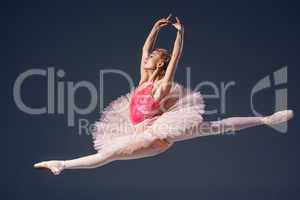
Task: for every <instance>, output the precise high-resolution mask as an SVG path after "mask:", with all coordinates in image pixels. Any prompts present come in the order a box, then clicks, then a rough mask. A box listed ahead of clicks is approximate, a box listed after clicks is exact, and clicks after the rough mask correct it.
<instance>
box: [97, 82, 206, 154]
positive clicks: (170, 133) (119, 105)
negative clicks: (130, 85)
mask: <svg viewBox="0 0 300 200" xmlns="http://www.w3.org/2000/svg"><path fill="white" fill-rule="evenodd" d="M133 92H134V90H132V91H131V92H129V93H127V94H125V95H122V96H120V97H119V98H118V99H116V100H114V101H112V102H111V103H110V104H109V105H108V106H107V107H106V108H105V109H104V111H103V112H102V115H101V118H100V120H99V121H97V122H95V123H94V125H95V126H94V127H95V129H94V131H93V132H92V136H93V142H94V148H95V150H96V151H100V150H103V149H106V148H108V149H111V148H112V147H113V146H120V145H121V144H122V145H123V146H126V142H128V144H129V143H130V141H132V140H134V138H136V137H140V138H142V137H147V136H146V135H149V134H151V135H152V136H154V137H155V138H157V139H168V140H169V141H171V142H172V141H178V140H181V139H182V138H185V137H188V136H189V135H192V134H194V133H195V129H194V127H196V126H197V125H199V124H200V123H201V122H202V121H203V118H202V114H203V113H204V107H205V104H204V100H203V98H202V96H201V94H200V92H199V91H192V90H190V89H187V88H185V87H183V86H182V85H181V84H179V83H177V82H173V84H172V87H171V90H170V93H169V94H168V95H167V96H166V97H164V98H163V99H162V100H161V103H162V105H163V106H162V113H160V114H159V115H156V116H154V117H152V118H148V119H145V120H144V121H142V122H140V123H138V124H136V125H134V124H132V122H131V120H130V117H129V105H130V100H131V96H132V95H133ZM149 130H151V131H149ZM143 133H144V134H143ZM122 145H121V146H122Z"/></svg>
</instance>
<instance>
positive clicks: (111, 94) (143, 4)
mask: <svg viewBox="0 0 300 200" xmlns="http://www.w3.org/2000/svg"><path fill="white" fill-rule="evenodd" d="M299 8H300V7H299V5H298V3H296V2H295V1H201V2H200V1H191V2H188V1H171V2H167V1H161V2H155V1H140V2H139V3H133V2H126V1H119V2H116V1H70V2H67V1H9V2H5V3H2V5H1V10H2V11H1V21H2V23H1V39H2V40H1V60H0V62H1V69H2V73H1V74H2V75H1V77H2V78H1V79H2V81H3V82H4V84H5V85H3V84H2V85H3V86H4V87H3V91H5V93H4V95H2V96H1V104H2V108H3V109H2V115H1V118H2V120H1V121H2V123H1V124H2V126H3V127H4V129H3V130H2V138H1V143H2V145H1V149H2V151H1V152H2V158H1V160H2V162H1V165H2V166H1V167H4V170H3V171H2V177H3V181H1V196H2V198H3V199H31V200H33V199H44V200H46V199H74V200H75V199H121V198H122V199H154V198H155V199H157V198H161V199H162V198H164V199H182V198H185V197H187V198H189V199H299V197H300V194H299V189H300V188H299V187H300V184H299V181H298V179H299V170H298V169H299V167H300V162H299V155H298V154H299V153H300V147H299V139H300V136H299V131H298V130H299V123H298V118H297V114H298V108H299V107H298V106H299V100H300V99H299V90H298V89H299V88H298V87H299V80H298V72H299V70H298V69H299V67H300V62H299V56H298V54H299V52H300V47H299V35H300V28H299V19H300V18H299ZM170 12H172V13H173V14H174V15H178V16H179V17H181V19H182V21H183V22H184V24H185V29H186V34H185V46H184V55H183V58H182V60H181V62H180V65H179V67H178V71H177V74H176V80H177V81H178V82H182V83H184V81H185V78H184V77H185V76H184V72H185V68H186V67H187V66H189V67H191V69H192V84H193V85H196V84H197V83H199V82H201V81H212V82H214V83H220V82H222V81H224V82H229V81H232V80H234V81H235V82H236V86H234V87H232V88H231V89H230V91H229V93H228V96H227V103H226V106H227V110H226V114H221V113H219V114H216V115H213V116H207V119H216V118H218V117H228V116H247V115H252V112H251V109H250V101H249V93H250V91H251V89H252V87H253V86H254V85H255V83H257V81H259V80H260V79H261V78H263V77H264V76H266V75H268V74H270V73H272V72H273V71H275V70H277V69H280V68H281V67H283V66H285V65H287V66H288V84H287V85H285V86H284V87H288V92H289V98H288V103H289V107H290V108H292V109H294V110H295V112H296V116H295V119H294V120H292V121H291V122H290V123H289V131H288V133H287V134H285V135H283V134H280V133H278V132H276V131H275V130H273V129H271V128H268V127H256V128H252V129H247V130H243V131H242V132H240V134H238V135H235V136H213V137H205V138H200V139H195V140H190V141H185V142H182V143H178V144H176V145H175V146H174V147H173V148H172V149H170V150H169V151H168V152H166V153H164V154H162V155H160V156H157V157H153V158H146V159H142V160H132V161H120V162H115V163H112V164H110V165H107V166H104V167H102V168H99V169H94V170H78V171H66V172H65V173H63V174H62V175H60V176H57V177H55V176H52V175H50V173H47V172H45V171H36V170H34V169H33V168H32V164H33V163H34V162H36V161H40V160H47V159H68V158H75V157H78V156H83V155H87V154H90V153H93V152H94V151H93V148H92V139H91V137H90V136H89V135H82V136H79V135H78V134H77V132H78V130H77V127H74V128H69V127H68V126H67V116H66V115H58V114H52V115H39V116H38V115H37V116H32V115H28V114H25V113H23V112H22V111H20V110H19V109H18V108H17V107H16V105H15V103H14V100H13V84H14V81H15V80H16V78H17V77H18V75H19V74H21V73H22V72H24V71H26V70H28V69H31V68H41V69H46V68H47V67H50V66H54V67H55V68H56V69H63V70H64V71H65V72H66V76H65V77H64V78H63V79H62V81H74V82H78V81H81V80H88V81H90V82H92V83H94V84H95V85H96V86H98V82H99V70H100V69H106V68H114V69H120V70H123V71H125V72H127V73H129V74H131V75H132V76H133V77H134V80H135V83H137V82H138V75H139V71H138V67H139V62H140V60H139V59H140V53H141V47H142V45H143V42H144V39H145V38H146V36H147V34H148V32H149V30H150V28H151V26H152V24H153V22H154V20H156V19H158V18H159V17H161V16H166V15H168V14H169V13H170ZM174 37H175V34H174V31H172V30H171V29H166V30H164V31H162V33H161V37H160V38H159V41H158V42H159V44H160V46H163V47H170V45H171V42H172V41H173V39H174ZM105 81H106V83H108V84H107V85H106V86H105V87H106V92H105V98H104V104H105V105H107V104H108V103H109V102H110V101H112V100H113V99H115V98H116V97H118V96H120V95H122V94H124V93H126V92H127V90H128V88H127V86H126V84H125V81H124V80H123V79H122V80H121V79H120V77H118V76H115V77H110V78H107V79H106V80H105ZM109 84H111V85H112V86H113V87H109V86H108V85H109ZM45 89H46V82H45V79H43V78H36V79H31V80H30V81H27V82H26V84H24V88H23V89H22V92H23V93H22V95H23V98H24V101H26V102H27V103H28V104H30V105H35V106H36V107H39V106H42V105H45V102H46V90H45ZM206 92H209V91H206ZM258 98H259V99H257V102H256V105H257V108H258V110H259V111H260V112H261V113H265V114H269V113H271V112H272V110H273V109H274V102H273V99H274V91H273V90H270V91H266V92H265V93H263V94H262V95H260V96H259V97H258ZM89 100H90V97H89V94H88V93H87V92H86V91H85V90H80V91H79V92H78V94H77V95H76V102H77V103H78V105H81V106H85V105H86V104H87V103H88V102H89ZM219 103H220V102H219V101H214V100H208V101H207V104H209V105H208V106H209V107H210V108H214V107H218V106H219ZM81 117H84V118H87V119H89V120H90V121H94V120H96V119H97V118H98V117H99V112H98V110H95V111H94V112H93V113H91V114H89V115H85V116H81V115H76V120H78V119H79V118H81Z"/></svg>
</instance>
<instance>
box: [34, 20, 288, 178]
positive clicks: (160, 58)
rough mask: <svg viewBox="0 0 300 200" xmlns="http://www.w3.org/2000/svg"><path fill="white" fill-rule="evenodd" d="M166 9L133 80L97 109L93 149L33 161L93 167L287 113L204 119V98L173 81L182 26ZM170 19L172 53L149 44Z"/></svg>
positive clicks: (277, 119) (54, 166) (54, 167)
mask: <svg viewBox="0 0 300 200" xmlns="http://www.w3.org/2000/svg"><path fill="white" fill-rule="evenodd" d="M170 18H171V15H169V16H168V17H167V18H162V19H160V20H158V21H157V22H156V23H155V24H154V26H153V28H152V30H151V32H150V34H149V36H148V38H147V39H146V42H145V44H144V47H143V54H142V60H141V65H140V70H141V79H140V82H139V85H138V86H137V87H136V88H135V90H132V91H131V92H129V93H127V94H126V95H123V96H121V97H119V98H118V99H117V100H115V101H113V102H112V103H111V104H110V105H109V106H108V107H107V108H106V109H105V110H104V112H103V113H102V116H101V118H100V120H99V121H98V122H96V123H95V127H96V129H95V130H94V131H93V139H94V148H95V149H96V151H97V153H95V154H93V155H89V156H85V157H81V158H77V159H73V160H64V161H62V160H52V161H44V162H40V163H37V164H35V165H34V167H35V168H46V169H49V170H51V172H52V173H53V174H55V175H58V174H60V173H61V171H62V170H65V169H81V168H96V167H100V166H103V165H104V164H107V163H109V162H112V161H114V160H127V159H136V158H143V157H149V156H154V155H157V154H160V153H162V152H164V151H166V150H167V149H168V148H170V147H171V146H172V145H173V144H174V142H176V141H180V140H187V139H191V138H195V137H200V136H207V135H215V134H221V133H225V132H228V131H237V130H240V129H244V128H249V127H254V126H258V125H272V124H278V123H282V122H285V121H287V120H289V119H290V118H292V117H293V112H292V111H291V110H285V111H279V112H276V113H275V114H273V115H270V116H266V117H232V118H227V119H223V120H220V121H212V122H205V121H203V118H202V114H203V113H204V102H203V99H202V96H201V95H200V93H199V92H194V91H191V90H189V89H187V88H184V87H183V86H182V85H180V84H178V83H176V82H174V81H173V79H174V74H175V70H176V67H177V63H178V61H179V58H180V56H181V53H182V47H183V35H184V27H183V24H182V23H181V22H180V20H179V19H178V18H177V17H176V22H175V23H172V22H171V21H170ZM168 25H172V26H174V27H175V29H176V31H177V36H176V40H175V43H174V47H173V51H172V54H171V55H169V53H168V51H167V50H165V49H161V48H154V44H155V41H156V37H157V34H158V32H159V31H160V29H161V28H162V27H165V26H168Z"/></svg>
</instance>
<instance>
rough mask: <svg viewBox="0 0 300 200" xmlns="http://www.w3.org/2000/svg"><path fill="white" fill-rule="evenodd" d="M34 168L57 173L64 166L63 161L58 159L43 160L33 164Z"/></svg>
mask: <svg viewBox="0 0 300 200" xmlns="http://www.w3.org/2000/svg"><path fill="white" fill-rule="evenodd" d="M34 168H38V169H49V170H50V171H51V172H52V173H53V174H54V175H59V174H60V173H61V171H62V170H64V168H65V162H64V161H59V160H52V161H43V162H40V163H36V164H34Z"/></svg>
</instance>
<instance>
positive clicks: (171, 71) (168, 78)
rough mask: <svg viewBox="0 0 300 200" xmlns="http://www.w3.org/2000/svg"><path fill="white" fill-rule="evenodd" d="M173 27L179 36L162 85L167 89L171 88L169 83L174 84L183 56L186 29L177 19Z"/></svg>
mask: <svg viewBox="0 0 300 200" xmlns="http://www.w3.org/2000/svg"><path fill="white" fill-rule="evenodd" d="M173 26H174V27H175V28H176V29H177V35H176V39H175V42H174V47H173V51H172V55H171V59H170V62H169V64H168V67H167V70H166V73H165V76H164V78H163V83H165V84H162V85H165V87H170V84H168V83H169V82H172V81H173V79H174V75H175V71H176V67H177V64H178V61H179V59H180V57H181V54H182V48H183V35H184V28H183V24H182V23H181V22H180V20H179V19H178V18H177V17H176V23H175V24H173Z"/></svg>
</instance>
